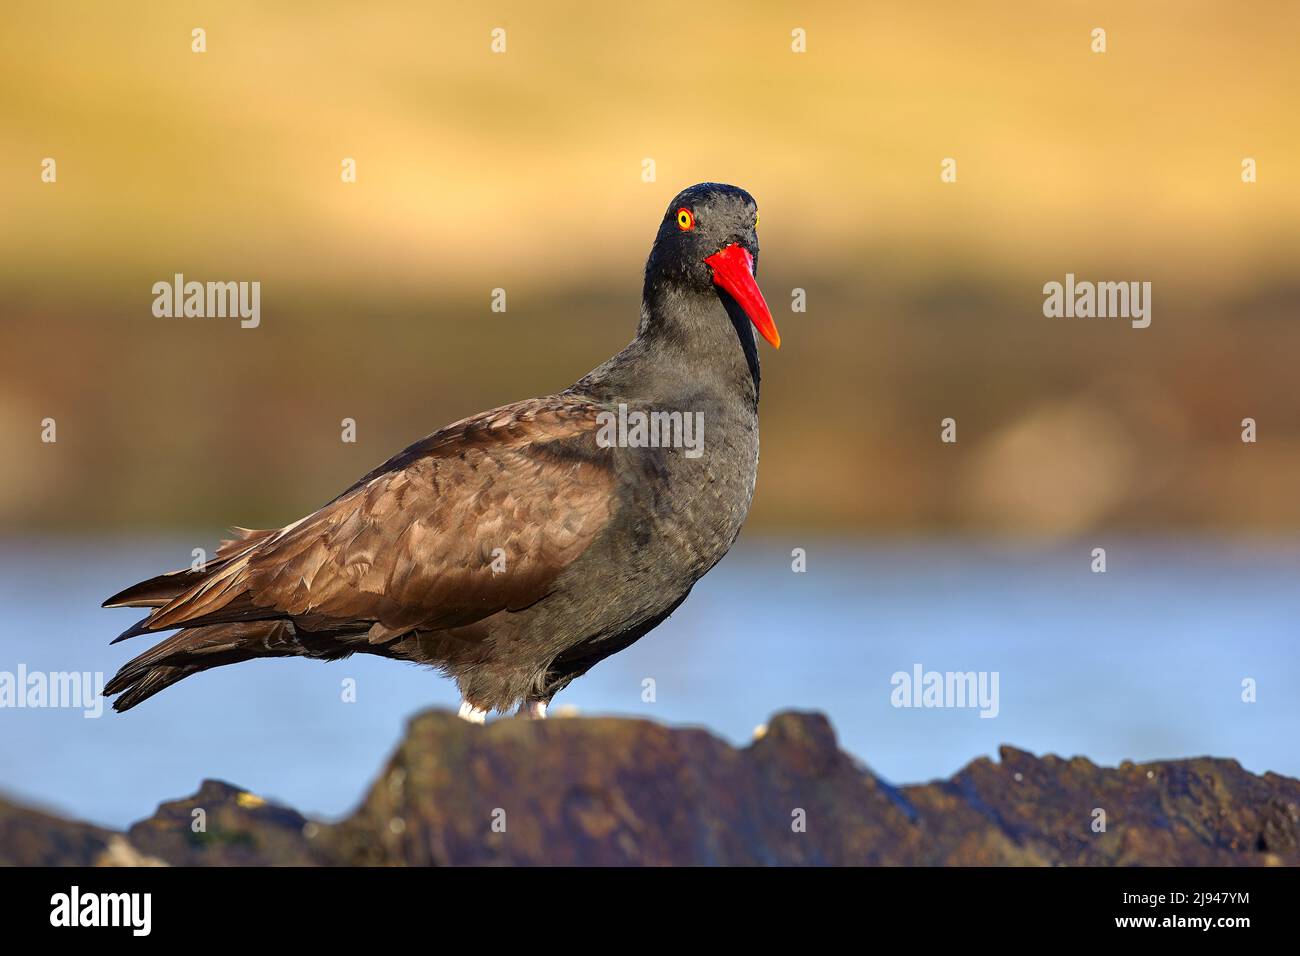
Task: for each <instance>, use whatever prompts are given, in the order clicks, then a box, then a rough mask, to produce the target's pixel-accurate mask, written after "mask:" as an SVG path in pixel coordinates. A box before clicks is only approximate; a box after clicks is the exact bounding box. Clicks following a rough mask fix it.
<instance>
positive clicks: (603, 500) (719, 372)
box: [104, 183, 780, 722]
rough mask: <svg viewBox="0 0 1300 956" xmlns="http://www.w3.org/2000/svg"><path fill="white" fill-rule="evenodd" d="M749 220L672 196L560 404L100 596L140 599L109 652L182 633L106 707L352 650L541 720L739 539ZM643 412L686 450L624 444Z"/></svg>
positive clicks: (746, 478) (700, 188)
mask: <svg viewBox="0 0 1300 956" xmlns="http://www.w3.org/2000/svg"><path fill="white" fill-rule="evenodd" d="M757 227H758V214H757V209H756V207H755V204H754V200H753V198H752V197H751V196H750V195H749V193H747V192H745V191H744V190H743V189H738V188H736V187H735V186H726V185H721V184H717V183H703V184H700V185H697V186H692V187H690V188H689V189H686V190H684V191H683V192H681V193H680V194H679V195H678V196H677V197H676V198H675V199H673V201H672V203H670V204H669V206H668V210H667V212H666V213H665V215H664V217H663V221H662V222H661V223H660V224H659V231H658V234H657V235H656V236H655V241H654V245H653V247H652V248H651V250H650V257H649V259H648V261H647V262H646V269H645V286H644V291H643V294H642V301H641V321H640V324H639V326H638V328H637V333H636V338H635V339H633V341H632V342H631V344H629V345H628V346H627V347H626V348H625V349H623V350H622V351H621V352H619V353H618V354H617V355H615V356H614V357H613V358H611V359H610V360H609V361H607V362H605V363H604V364H603V365H601V366H600V367H598V368H596V369H595V370H593V371H592V372H590V373H589V374H587V375H586V376H584V377H583V378H582V379H581V380H579V381H578V382H577V383H576V384H574V385H573V386H572V387H570V388H568V389H566V390H564V391H563V392H560V393H559V394H556V395H548V396H546V397H544V398H534V399H529V400H526V401H522V402H515V403H514V404H511V405H503V406H502V407H500V408H496V409H493V410H492V411H489V412H484V413H482V414H480V415H475V416H473V417H472V418H467V419H465V420H463V421H460V422H457V423H456V424H454V425H448V426H447V427H446V428H443V429H441V430H440V431H437V432H434V433H433V434H432V435H430V436H429V437H427V438H424V439H422V440H420V441H418V442H416V443H415V444H413V445H411V446H410V447H409V448H407V449H406V450H405V451H403V452H401V453H400V454H398V455H396V456H394V457H393V458H390V459H389V460H388V461H386V462H385V463H384V464H382V465H380V466H379V467H378V468H376V469H375V470H374V471H372V472H370V473H369V474H368V475H366V476H364V477H363V478H361V480H359V481H358V482H357V483H356V484H354V485H353V486H352V487H350V488H349V489H348V490H347V491H345V492H343V493H342V494H341V495H339V496H338V497H337V498H335V499H334V500H333V501H331V502H329V504H327V505H325V506H324V507H323V508H321V509H320V510H319V511H316V512H313V513H312V514H309V515H307V516H306V517H305V518H301V519H299V520H298V521H295V522H293V523H292V524H290V525H288V526H286V527H283V528H278V529H272V530H266V531H250V530H245V529H236V534H237V535H238V537H237V538H235V539H234V540H230V541H225V542H223V543H222V545H221V547H220V549H219V550H218V551H217V553H216V554H215V555H214V556H213V558H212V560H210V561H208V562H206V563H205V564H204V565H203V566H201V567H199V568H197V569H188V568H187V569H182V570H180V571H172V572H170V573H168V574H163V575H160V576H158V577H155V578H151V579H149V580H148V581H144V582H142V583H140V584H137V585H135V586H134V587H129V588H127V589H126V590H125V591H122V592H121V593H119V594H115V595H114V596H113V597H111V598H109V599H108V600H107V601H105V602H104V606H105V607H145V608H151V609H152V610H151V611H150V612H149V615H148V616H147V617H145V618H144V619H143V620H141V621H140V622H138V623H137V624H135V625H134V626H132V627H131V628H129V629H128V630H126V631H125V632H124V633H123V634H122V635H121V636H120V637H119V638H117V640H119V641H120V640H125V639H127V638H131V637H136V636H138V635H141V634H149V633H153V632H157V631H169V630H174V629H177V628H179V629H180V630H179V632H178V633H176V634H174V635H172V636H171V637H169V638H167V639H166V640H164V641H162V642H161V643H159V644H157V645H156V646H154V647H152V648H150V649H149V650H147V651H145V652H144V653H143V654H141V655H140V656H139V657H137V658H135V659H134V660H132V661H131V662H130V663H128V664H127V665H126V666H124V667H123V668H122V669H121V670H120V671H119V672H118V673H117V675H116V676H115V677H114V678H113V679H112V681H110V682H109V684H108V686H107V687H106V688H105V693H107V694H109V695H120V696H118V697H117V699H116V700H115V701H114V703H113V707H114V708H115V709H116V710H119V711H124V710H129V709H130V708H132V707H134V706H135V705H136V704H138V703H140V702H141V701H143V700H146V699H148V698H149V697H152V696H153V695H154V694H156V693H158V692H159V691H160V690H162V689H163V688H165V687H168V686H170V685H172V684H174V683H176V682H177V681H179V680H181V679H183V678H185V677H188V676H190V675H191V674H196V673H198V672H199V671H202V670H207V669H208V668H210V667H220V666H223V665H225V664H235V663H239V662H240V661H246V660H251V659H253V658H259V657H311V658H318V659H321V660H336V659H339V658H343V657H347V656H349V655H351V654H356V653H362V654H377V655H379V656H381V657H389V658H393V659H395V660H401V661H412V662H415V663H417V664H426V665H430V666H432V667H435V668H437V669H438V670H440V671H442V672H443V673H445V674H447V675H448V676H450V677H452V678H453V679H454V680H455V681H456V684H457V685H458V687H459V689H460V693H461V696H462V699H463V703H462V704H461V709H460V713H461V716H462V717H464V718H466V719H467V720H471V721H474V722H482V721H483V720H484V719H485V717H486V715H487V713H488V712H489V711H493V710H497V711H507V710H510V709H513V708H514V707H516V706H518V708H519V713H520V715H521V716H526V717H544V716H545V715H546V707H547V704H548V703H549V702H550V700H551V698H552V697H554V696H555V694H556V693H557V692H558V691H559V690H561V689H562V688H564V687H565V686H566V685H567V684H568V683H569V682H570V681H572V680H573V679H574V678H575V677H578V676H580V675H581V674H584V673H586V671H588V670H589V669H590V668H591V667H592V666H593V665H595V664H596V663H597V662H599V661H600V660H602V659H604V658H606V657H608V656H609V655H611V654H614V653H616V652H618V651H620V650H622V649H624V648H626V647H628V646H629V645H630V644H632V642H633V641H636V640H637V639H638V638H640V637H642V636H643V635H645V634H646V633H647V632H649V631H650V630H651V629H653V628H654V627H656V626H657V625H658V624H659V623H660V622H662V621H663V620H664V619H665V618H666V617H668V615H669V614H671V613H672V612H673V611H674V610H675V609H676V608H677V606H678V605H680V604H681V603H682V601H684V600H685V599H686V596H687V595H688V594H689V593H690V591H691V588H692V587H693V586H694V585H695V582H696V581H698V580H699V579H700V578H701V577H702V576H703V575H704V574H705V573H706V572H707V571H708V570H709V569H710V568H712V567H713V566H714V565H715V564H716V563H717V562H718V561H719V560H720V559H721V558H722V556H723V555H725V554H726V553H727V551H728V549H730V547H731V545H732V542H734V541H735V540H736V536H737V535H738V534H739V533H740V528H741V525H742V524H743V523H744V521H745V517H746V515H747V514H748V512H749V505H750V500H751V499H752V497H753V493H754V481H755V478H756V475H757V470H758V392H759V363H758V347H757V342H756V340H755V337H754V332H753V329H751V327H750V325H751V323H752V324H753V327H754V328H755V329H757V330H758V333H759V334H760V335H762V336H763V338H764V339H766V340H767V341H768V342H770V343H771V344H772V345H773V346H776V347H779V346H780V337H779V335H778V333H777V330H776V324H775V323H774V322H773V320H772V314H771V311H770V310H769V309H768V307H767V303H766V302H764V300H763V295H762V293H761V292H760V291H759V288H758V285H757V283H756V282H755V280H754V271H755V267H756V264H757V260H758V234H757ZM637 413H640V416H641V418H640V419H639V420H638V423H639V424H643V423H644V422H645V421H651V422H661V423H667V422H672V423H676V422H679V421H682V420H686V416H691V417H690V419H689V420H690V421H693V422H698V423H700V424H701V425H702V433H701V434H699V435H697V436H696V438H697V439H702V440H699V441H698V442H695V443H692V446H691V448H689V449H688V448H683V447H679V445H678V444H675V443H674V442H673V441H672V440H668V441H653V440H651V441H645V440H637V439H638V437H639V438H641V439H644V438H645V435H644V434H641V433H639V432H638V430H637V428H635V427H634V428H628V427H627V425H626V422H627V421H628V420H629V419H631V418H633V417H634V416H635V415H637ZM674 416H677V417H674ZM615 417H617V419H618V420H619V422H620V425H619V427H617V428H614V427H610V424H611V422H612V421H614V418H615ZM630 432H631V433H633V434H629V433H630ZM667 434H668V435H669V436H670V438H671V435H672V434H673V432H672V430H671V429H668V430H667ZM658 437H662V435H659V436H658ZM115 643H116V642H115Z"/></svg>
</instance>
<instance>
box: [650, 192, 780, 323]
mask: <svg viewBox="0 0 1300 956" xmlns="http://www.w3.org/2000/svg"><path fill="white" fill-rule="evenodd" d="M757 271H758V205H757V204H756V203H755V202H754V197H753V196H751V195H750V194H749V193H747V192H745V190H743V189H741V188H739V187H737V186H728V185H725V184H723V183H700V184H698V185H696V186H691V187H690V188H688V189H683V190H682V191H681V192H680V193H678V194H677V195H676V196H675V197H673V201H672V202H670V203H669V204H668V209H667V211H666V212H665V213H664V218H663V222H661V223H660V224H659V233H658V235H656V236H655V244H654V248H653V249H651V250H650V259H649V261H648V262H647V263H646V287H647V289H650V288H652V287H656V286H660V285H667V286H669V287H673V288H675V289H676V290H679V291H683V292H695V293H700V294H717V295H719V296H727V297H730V299H732V300H734V302H735V304H736V305H738V306H739V307H740V309H741V310H742V311H743V312H744V313H745V315H746V316H747V317H748V318H749V321H750V322H752V323H753V324H754V328H756V329H757V330H758V333H759V334H760V335H762V336H763V338H765V339H767V341H768V342H770V343H771V344H772V346H773V347H774V348H780V347H781V335H780V333H779V332H777V330H776V322H775V321H773V319H772V310H771V309H769V308H768V307H767V302H766V301H764V299H763V293H762V292H761V291H759V288H758V283H757V282H756V281H755V279H754V274H755V273H756V272H757Z"/></svg>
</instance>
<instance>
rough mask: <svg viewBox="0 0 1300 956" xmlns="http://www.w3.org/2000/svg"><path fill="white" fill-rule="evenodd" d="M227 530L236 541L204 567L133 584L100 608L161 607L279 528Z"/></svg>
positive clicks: (223, 547) (222, 547) (227, 542)
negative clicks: (233, 535) (232, 534)
mask: <svg viewBox="0 0 1300 956" xmlns="http://www.w3.org/2000/svg"><path fill="white" fill-rule="evenodd" d="M230 530H231V531H232V532H233V533H234V534H235V535H236V537H234V538H227V539H225V540H224V541H222V542H221V545H220V547H218V548H217V553H216V554H214V555H213V556H212V560H210V561H208V562H207V564H205V565H204V566H203V567H201V568H199V569H198V570H195V569H193V568H181V569H180V570H179V571H168V572H167V573H166V574H159V575H158V576H157V577H152V578H150V579H149V580H148V581H141V582H140V583H139V584H133V585H131V586H130V587H129V588H126V589H125V590H123V591H118V592H117V593H116V594H114V595H113V596H112V597H111V598H109V599H108V600H107V601H105V602H104V604H103V607H162V606H163V605H164V604H167V603H168V602H169V601H171V600H172V599H174V598H177V597H179V596H180V595H182V594H184V593H185V592H186V591H187V590H189V589H190V588H192V587H193V586H194V585H196V584H198V583H199V582H200V581H202V580H203V578H204V577H205V576H206V575H208V574H210V573H212V572H213V571H218V570H220V569H221V568H222V567H224V566H225V564H226V562H227V561H228V560H229V559H231V558H236V557H239V556H240V555H242V554H244V553H245V552H247V551H248V550H250V549H251V548H252V547H254V546H255V545H257V544H259V543H261V541H262V540H263V539H265V538H269V537H270V536H271V535H273V534H276V533H277V532H278V531H279V529H278V528H268V529H266V530H252V529H249V528H231V529H230ZM136 633H139V634H143V633H144V632H143V631H137V632H136ZM131 636H134V635H131ZM118 640H119V641H120V640H125V636H123V637H119V638H118Z"/></svg>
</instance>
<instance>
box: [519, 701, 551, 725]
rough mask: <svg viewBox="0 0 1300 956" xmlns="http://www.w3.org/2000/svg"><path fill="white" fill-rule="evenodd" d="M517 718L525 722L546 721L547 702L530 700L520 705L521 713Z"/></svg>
mask: <svg viewBox="0 0 1300 956" xmlns="http://www.w3.org/2000/svg"><path fill="white" fill-rule="evenodd" d="M516 716H519V717H522V718H523V719H524V720H545V719H546V701H544V700H534V699H532V698H529V699H528V700H525V701H524V702H523V703H522V704H520V705H519V713H518V714H517V715H516Z"/></svg>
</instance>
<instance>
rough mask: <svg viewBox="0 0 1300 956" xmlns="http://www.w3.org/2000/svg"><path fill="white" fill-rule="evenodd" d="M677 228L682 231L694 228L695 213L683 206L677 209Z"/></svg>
mask: <svg viewBox="0 0 1300 956" xmlns="http://www.w3.org/2000/svg"><path fill="white" fill-rule="evenodd" d="M677 228H678V229H680V230H681V231H682V232H686V231H687V230H688V229H694V228H695V214H694V213H692V212H691V211H690V210H689V209H687V208H686V207H685V206H683V207H682V208H681V209H679V210H677Z"/></svg>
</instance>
